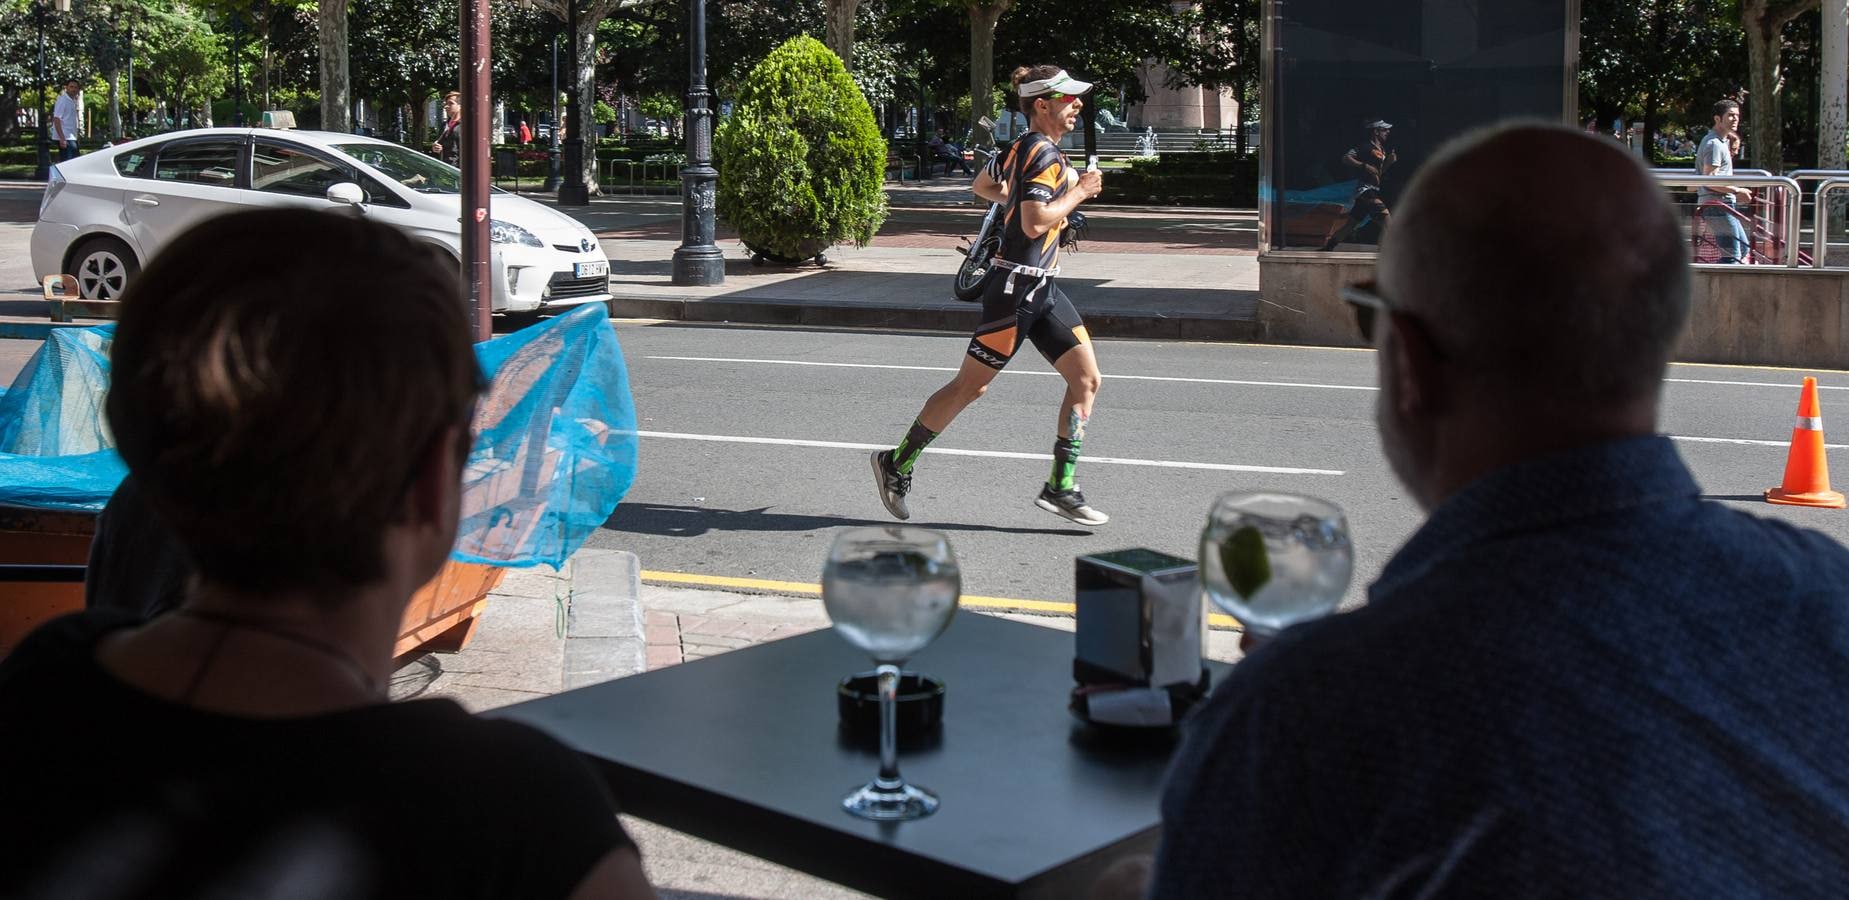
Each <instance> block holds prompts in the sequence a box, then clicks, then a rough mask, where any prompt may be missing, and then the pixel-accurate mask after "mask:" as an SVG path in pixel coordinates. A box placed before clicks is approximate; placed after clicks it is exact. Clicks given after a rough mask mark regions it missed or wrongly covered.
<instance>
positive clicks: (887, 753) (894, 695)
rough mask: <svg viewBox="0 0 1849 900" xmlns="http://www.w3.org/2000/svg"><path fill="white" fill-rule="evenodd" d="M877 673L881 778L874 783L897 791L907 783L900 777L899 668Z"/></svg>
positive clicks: (882, 668) (885, 666)
mask: <svg viewBox="0 0 1849 900" xmlns="http://www.w3.org/2000/svg"><path fill="white" fill-rule="evenodd" d="M875 671H876V672H877V673H878V675H879V680H880V777H879V779H878V780H877V781H875V782H874V783H875V784H877V785H879V787H880V788H882V789H884V790H896V789H897V788H898V787H899V786H900V785H903V784H904V783H905V780H904V779H902V778H900V777H899V746H898V745H899V667H898V666H894V665H882V666H880V667H879V668H878V669H877V670H875Z"/></svg>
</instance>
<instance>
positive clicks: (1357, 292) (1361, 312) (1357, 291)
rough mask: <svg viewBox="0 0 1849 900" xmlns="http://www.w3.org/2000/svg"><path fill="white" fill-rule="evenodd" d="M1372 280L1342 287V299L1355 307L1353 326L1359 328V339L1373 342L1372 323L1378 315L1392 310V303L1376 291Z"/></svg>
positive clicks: (1380, 315)
mask: <svg viewBox="0 0 1849 900" xmlns="http://www.w3.org/2000/svg"><path fill="white" fill-rule="evenodd" d="M1376 287H1377V286H1376V285H1375V284H1374V282H1372V281H1364V282H1361V283H1360V284H1351V285H1348V286H1347V287H1344V288H1342V299H1343V300H1345V301H1347V302H1348V305H1349V306H1352V307H1354V309H1355V327H1357V328H1359V329H1361V339H1362V340H1365V341H1367V342H1368V343H1370V344H1371V343H1373V342H1374V323H1375V321H1376V320H1377V319H1379V318H1380V317H1382V316H1384V315H1386V314H1388V313H1391V312H1393V311H1394V310H1393V304H1391V303H1388V302H1387V298H1385V297H1382V296H1381V295H1380V294H1379V293H1377V292H1376Z"/></svg>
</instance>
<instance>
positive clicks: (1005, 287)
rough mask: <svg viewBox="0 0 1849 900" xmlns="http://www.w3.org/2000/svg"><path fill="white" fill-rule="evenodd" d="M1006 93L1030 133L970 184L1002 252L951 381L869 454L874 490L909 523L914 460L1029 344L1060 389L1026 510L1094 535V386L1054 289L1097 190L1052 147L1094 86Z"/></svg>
mask: <svg viewBox="0 0 1849 900" xmlns="http://www.w3.org/2000/svg"><path fill="white" fill-rule="evenodd" d="M1013 83H1014V93H1015V97H1016V100H1015V105H1016V107H1017V108H1018V109H1019V110H1020V111H1021V112H1023V113H1025V114H1026V115H1027V117H1028V123H1029V126H1030V127H1031V129H1032V130H1031V131H1028V132H1027V133H1026V134H1023V135H1021V137H1020V139H1018V140H1016V141H1015V142H1014V144H1013V145H1012V146H1011V147H1010V148H1009V151H1008V154H1007V156H1006V157H1003V158H1000V159H999V161H995V160H992V161H991V162H990V164H989V165H988V166H987V167H985V168H984V169H983V171H982V172H981V173H980V174H978V175H977V176H976V181H975V184H974V190H975V192H976V195H977V196H978V197H981V198H982V199H984V200H987V201H990V202H992V203H1006V204H1007V213H1006V216H1005V218H1004V219H1003V222H1002V243H1001V249H1000V250H999V251H997V253H996V255H995V262H994V265H993V267H992V268H991V269H990V272H989V275H988V281H987V284H986V286H985V288H984V292H983V296H982V324H980V325H978V326H976V333H975V335H974V336H973V337H971V338H970V342H969V346H968V348H966V350H965V351H964V352H965V356H964V359H963V363H962V365H961V366H960V367H959V368H958V369H957V374H956V375H955V377H953V378H951V379H950V383H949V384H946V385H944V386H943V387H941V388H939V389H938V390H937V393H934V394H932V395H931V398H930V399H929V400H926V401H925V405H924V409H922V410H920V411H919V413H918V418H917V419H915V420H913V422H912V427H911V429H910V430H909V431H908V432H906V435H905V439H904V440H902V441H900V442H899V445H898V446H897V447H895V448H893V449H892V450H890V451H886V450H880V451H875V452H874V454H873V476H874V481H875V482H876V483H877V485H878V488H879V492H880V500H881V501H882V502H883V503H885V505H886V510H887V511H888V512H890V513H892V514H893V515H894V516H896V517H898V518H900V519H908V518H911V512H910V511H909V510H908V509H907V508H906V505H905V495H906V494H907V493H908V492H909V491H910V490H911V487H912V467H913V465H914V464H915V463H916V462H917V461H918V455H919V454H920V453H922V452H924V449H925V446H926V445H927V444H929V443H931V441H932V439H934V438H936V437H937V436H938V435H939V434H941V433H942V432H943V430H944V429H946V428H948V427H950V423H951V421H952V420H953V419H955V418H956V417H957V414H958V413H961V412H962V411H963V409H964V407H967V406H969V405H970V404H971V403H973V402H975V400H976V398H977V397H980V396H982V395H983V393H984V392H986V391H987V390H988V388H989V382H991V381H994V380H995V376H996V375H997V374H998V373H1000V372H1001V370H1002V367H1004V366H1006V365H1008V361H1009V360H1010V359H1013V358H1014V354H1015V351H1016V350H1019V349H1020V347H1021V342H1022V341H1033V343H1034V348H1035V349H1037V350H1039V351H1040V355H1042V356H1044V357H1046V359H1047V361H1048V362H1050V363H1052V364H1053V368H1054V369H1055V370H1057V371H1058V372H1059V374H1060V376H1061V377H1063V378H1064V379H1065V381H1066V395H1065V398H1064V399H1063V400H1062V401H1061V402H1060V407H1059V417H1058V428H1057V433H1056V435H1055V439H1054V441H1053V471H1052V474H1051V475H1049V476H1048V477H1047V481H1046V484H1045V485H1044V486H1043V487H1042V488H1041V490H1040V495H1039V496H1038V497H1037V498H1035V500H1034V504H1035V505H1036V506H1038V507H1040V508H1041V509H1044V510H1046V511H1047V512H1050V513H1053V514H1055V515H1058V516H1063V517H1065V518H1067V519H1071V520H1072V521H1074V522H1077V523H1079V524H1081V525H1102V524H1104V523H1105V522H1107V521H1109V520H1110V517H1109V516H1107V515H1105V514H1104V513H1102V512H1099V511H1098V510H1096V509H1094V508H1092V507H1091V506H1090V505H1088V504H1087V503H1086V502H1085V495H1084V494H1082V493H1080V491H1079V487H1078V484H1077V482H1076V481H1075V480H1074V475H1073V472H1074V468H1075V467H1076V466H1077V465H1078V460H1079V449H1080V445H1081V443H1082V442H1083V441H1084V439H1085V426H1086V424H1087V423H1088V422H1089V421H1090V419H1091V408H1092V401H1093V399H1094V398H1095V397H1096V396H1097V393H1098V385H1099V383H1100V381H1102V376H1101V375H1099V373H1098V359H1097V356H1096V355H1095V354H1094V352H1093V351H1092V346H1091V338H1090V336H1089V335H1087V334H1086V332H1085V324H1084V322H1083V321H1081V320H1080V319H1079V313H1078V310H1077V309H1075V308H1074V307H1073V306H1072V301H1071V300H1068V299H1067V298H1066V295H1065V294H1064V293H1063V292H1061V291H1060V289H1059V286H1058V285H1056V284H1054V283H1053V277H1054V276H1055V275H1058V274H1059V265H1058V262H1059V249H1060V243H1061V241H1060V238H1061V236H1062V233H1063V232H1065V230H1066V227H1067V217H1068V216H1070V215H1072V214H1073V212H1075V211H1076V210H1077V209H1078V207H1079V204H1081V203H1084V202H1085V201H1087V200H1090V199H1091V198H1093V197H1096V196H1098V192H1099V191H1100V190H1101V189H1102V187H1103V179H1102V176H1100V175H1099V174H1098V173H1097V172H1096V171H1095V170H1094V171H1088V172H1085V173H1083V174H1080V173H1079V172H1078V171H1077V170H1075V169H1074V168H1073V167H1072V163H1071V161H1070V160H1068V159H1067V158H1066V155H1065V154H1064V153H1061V152H1060V150H1059V140H1060V138H1063V137H1065V136H1066V135H1067V134H1069V133H1071V131H1072V129H1073V128H1075V127H1076V126H1077V124H1078V115H1079V110H1080V109H1081V108H1083V106H1084V104H1083V103H1082V102H1081V101H1080V99H1079V95H1081V94H1083V93H1085V92H1086V91H1089V90H1091V85H1090V84H1087V83H1085V82H1083V81H1079V80H1078V79H1076V78H1073V77H1072V76H1071V75H1068V74H1067V73H1066V71H1065V70H1064V69H1061V68H1059V67H1058V66H1050V65H1042V66H1033V67H1031V68H1029V67H1025V66H1023V67H1021V68H1019V69H1016V70H1015V72H1014V77H1013Z"/></svg>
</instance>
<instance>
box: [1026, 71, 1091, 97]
mask: <svg viewBox="0 0 1849 900" xmlns="http://www.w3.org/2000/svg"><path fill="white" fill-rule="evenodd" d="M1089 90H1091V82H1089V81H1080V80H1078V79H1077V78H1074V77H1072V76H1071V75H1067V74H1066V70H1065V69H1060V70H1059V71H1057V72H1054V73H1053V77H1051V78H1042V79H1040V80H1039V81H1026V82H1022V83H1021V96H1022V97H1023V98H1028V97H1039V96H1041V95H1043V94H1052V93H1060V94H1068V95H1070V94H1083V93H1085V92H1086V91H1089Z"/></svg>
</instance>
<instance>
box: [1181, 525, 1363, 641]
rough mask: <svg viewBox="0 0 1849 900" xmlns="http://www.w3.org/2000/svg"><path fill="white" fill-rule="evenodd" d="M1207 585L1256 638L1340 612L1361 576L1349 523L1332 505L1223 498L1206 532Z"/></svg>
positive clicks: (1203, 546) (1203, 539)
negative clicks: (1354, 578) (1352, 578)
mask: <svg viewBox="0 0 1849 900" xmlns="http://www.w3.org/2000/svg"><path fill="white" fill-rule="evenodd" d="M1200 566H1201V584H1202V586H1203V587H1204V588H1205V589H1206V591H1207V596H1208V598H1209V599H1211V600H1213V603H1214V605H1215V606H1218V607H1219V608H1221V609H1222V610H1225V611H1226V613H1227V614H1228V615H1230V616H1232V617H1233V618H1235V619H1238V620H1239V622H1240V624H1241V625H1243V626H1245V628H1246V630H1247V631H1248V632H1250V633H1252V634H1254V635H1261V636H1262V635H1271V634H1276V633H1277V632H1279V631H1281V630H1283V629H1284V628H1286V627H1288V626H1290V625H1294V624H1296V623H1298V622H1303V621H1307V620H1309V619H1314V618H1317V617H1319V616H1325V615H1328V614H1329V613H1331V612H1333V611H1335V608H1336V607H1337V606H1338V605H1340V604H1341V602H1342V594H1343V593H1344V592H1345V591H1347V590H1348V578H1349V575H1350V574H1352V572H1353V571H1354V548H1353V547H1352V546H1351V545H1350V544H1349V542H1348V520H1347V519H1346V518H1344V517H1343V515H1342V510H1341V508H1340V507H1338V506H1336V505H1335V504H1333V503H1330V502H1328V501H1326V500H1318V499H1316V498H1315V497H1304V496H1301V495H1297V494H1283V493H1276V492H1269V491H1258V492H1235V493H1229V494H1222V495H1220V496H1219V498H1217V499H1216V500H1214V503H1213V509H1212V510H1210V511H1209V512H1208V513H1207V527H1206V528H1205V529H1203V530H1202V531H1201V557H1200Z"/></svg>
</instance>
